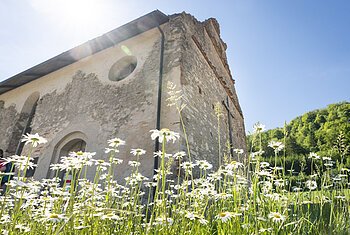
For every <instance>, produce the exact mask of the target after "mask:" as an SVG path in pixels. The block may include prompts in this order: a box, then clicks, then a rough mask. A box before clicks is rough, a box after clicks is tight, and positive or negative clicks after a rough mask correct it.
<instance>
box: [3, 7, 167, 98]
mask: <svg viewBox="0 0 350 235" xmlns="http://www.w3.org/2000/svg"><path fill="white" fill-rule="evenodd" d="M168 21H169V17H168V16H167V15H165V14H164V13H163V12H161V11H159V10H155V11H152V12H150V13H148V14H146V15H144V16H141V17H140V18H138V19H135V20H133V21H131V22H129V23H127V24H124V25H122V26H120V27H118V28H116V29H114V30H112V31H110V32H108V33H106V34H103V35H101V36H99V37H97V38H95V39H92V40H90V41H87V42H85V43H83V44H81V45H79V46H77V47H74V48H72V49H70V50H68V51H66V52H63V53H61V54H59V55H58V56H55V57H53V58H51V59H49V60H47V61H45V62H43V63H41V64H38V65H36V66H34V67H32V68H30V69H28V70H26V71H24V72H21V73H19V74H17V75H14V76H12V77H10V78H8V79H6V80H4V81H2V82H0V95H1V94H4V93H6V92H8V91H10V90H13V89H15V88H17V87H20V86H22V85H24V84H26V83H29V82H31V81H34V80H36V79H38V78H40V77H43V76H45V75H47V74H49V73H52V72H54V71H56V70H59V69H61V68H63V67H65V66H67V65H70V64H72V63H74V62H77V61H79V60H81V59H83V58H85V57H88V56H91V55H93V54H95V53H97V52H99V51H102V50H104V49H107V48H109V47H112V46H114V45H116V44H118V43H120V42H122V41H125V40H127V39H129V38H131V37H134V36H136V35H139V34H141V33H143V32H146V31H148V30H150V29H153V28H155V27H157V26H159V25H161V24H164V23H166V22H168Z"/></svg>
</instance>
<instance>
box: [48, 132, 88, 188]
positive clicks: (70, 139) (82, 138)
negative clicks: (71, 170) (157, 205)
mask: <svg viewBox="0 0 350 235" xmlns="http://www.w3.org/2000/svg"><path fill="white" fill-rule="evenodd" d="M86 140H87V137H86V135H85V134H84V133H82V132H73V133H70V134H68V135H66V136H65V137H63V138H62V140H61V141H59V142H58V144H57V145H56V147H55V149H54V153H53V156H52V159H51V164H56V163H59V162H60V160H61V158H62V157H63V156H68V155H69V153H70V152H78V151H85V149H86ZM55 176H56V172H54V171H52V170H50V169H49V171H48V173H47V178H53V177H55ZM57 176H58V177H59V178H60V179H61V185H63V183H64V181H65V180H66V178H67V175H66V172H64V171H61V172H59V174H58V175H57Z"/></svg>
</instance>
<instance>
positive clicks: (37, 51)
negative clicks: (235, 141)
mask: <svg viewBox="0 0 350 235" xmlns="http://www.w3.org/2000/svg"><path fill="white" fill-rule="evenodd" d="M155 9H159V10H161V11H163V12H164V13H165V14H174V13H178V12H182V11H186V12H188V13H191V14H192V15H194V16H195V17H196V18H197V19H199V20H205V19H207V18H210V17H214V18H216V19H217V20H218V21H219V23H220V25H221V34H222V35H221V36H222V38H223V40H224V41H225V42H226V43H227V45H228V49H227V55H228V60H229V65H230V68H231V71H232V73H233V76H234V78H235V80H236V89H237V92H238V96H239V99H240V104H241V106H242V109H243V112H244V116H245V123H246V130H247V131H249V130H251V129H252V128H251V127H252V125H253V124H254V123H255V122H257V121H260V122H262V123H264V124H266V127H267V128H268V129H269V128H274V127H277V126H282V125H283V123H284V121H287V122H288V121H290V120H291V119H293V118H294V117H296V116H298V115H301V114H302V113H304V112H306V111H311V110H314V109H318V108H323V107H325V106H327V105H328V104H331V103H335V102H340V101H350V92H349V90H350V27H349V25H350V14H349V12H350V1H347V0H333V1H331V0H322V1H319V0H293V1H288V0H264V1H261V0H255V1H253V0H231V1H228V0H227V1H207V0H201V1H199V0H198V1H197V0H191V1H189V0H187V1H185V0H176V1H175V0H173V1H166V0H147V1H145V0H144V1H142V0H139V1H135V0H128V1H119V0H1V2H0V51H1V52H2V53H1V54H0V81H2V80H5V79H7V78H9V77H11V76H13V75H15V74H17V73H19V72H21V71H23V70H25V69H28V68H30V67H32V66H34V65H36V64H38V63H41V62H43V61H45V60H47V59H49V58H51V57H53V56H56V55H58V54H60V53H62V52H63V51H66V50H68V49H71V48H72V47H74V46H77V45H79V44H81V43H84V42H85V41H87V40H90V39H93V38H95V37H97V36H99V35H101V34H103V33H105V32H107V31H110V30H112V29H114V28H116V27H118V26H120V25H122V24H125V23H127V22H129V21H131V20H133V19H135V18H138V17H140V16H141V15H144V14H146V13H148V12H150V11H152V10H155Z"/></svg>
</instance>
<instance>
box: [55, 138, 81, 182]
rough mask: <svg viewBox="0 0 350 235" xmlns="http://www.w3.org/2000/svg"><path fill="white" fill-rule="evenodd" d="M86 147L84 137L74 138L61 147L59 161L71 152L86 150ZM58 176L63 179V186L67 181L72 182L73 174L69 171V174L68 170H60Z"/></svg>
mask: <svg viewBox="0 0 350 235" xmlns="http://www.w3.org/2000/svg"><path fill="white" fill-rule="evenodd" d="M85 148H86V142H85V141H84V140H82V139H73V140H71V141H69V142H68V143H67V144H65V145H64V146H63V147H62V148H61V150H60V152H59V156H58V162H60V160H61V157H63V156H68V155H69V153H71V152H78V151H85ZM58 177H59V178H60V179H61V181H60V182H61V183H60V184H61V186H63V185H64V183H65V182H66V184H70V180H71V175H70V174H69V173H68V174H67V172H66V171H60V173H59V175H58Z"/></svg>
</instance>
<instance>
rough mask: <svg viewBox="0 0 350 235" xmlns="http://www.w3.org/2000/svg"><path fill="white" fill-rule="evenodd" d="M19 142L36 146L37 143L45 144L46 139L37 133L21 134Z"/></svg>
mask: <svg viewBox="0 0 350 235" xmlns="http://www.w3.org/2000/svg"><path fill="white" fill-rule="evenodd" d="M21 142H25V144H26V145H27V144H32V146H33V147H36V146H38V145H39V144H45V143H47V140H46V139H45V138H43V137H41V136H39V134H38V133H36V134H34V135H33V134H29V133H27V134H26V135H23V138H22V139H21Z"/></svg>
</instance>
